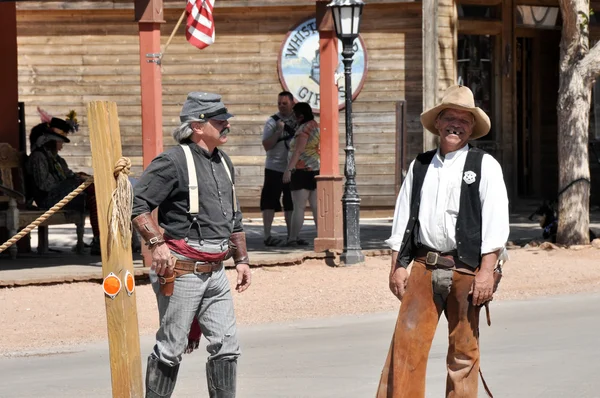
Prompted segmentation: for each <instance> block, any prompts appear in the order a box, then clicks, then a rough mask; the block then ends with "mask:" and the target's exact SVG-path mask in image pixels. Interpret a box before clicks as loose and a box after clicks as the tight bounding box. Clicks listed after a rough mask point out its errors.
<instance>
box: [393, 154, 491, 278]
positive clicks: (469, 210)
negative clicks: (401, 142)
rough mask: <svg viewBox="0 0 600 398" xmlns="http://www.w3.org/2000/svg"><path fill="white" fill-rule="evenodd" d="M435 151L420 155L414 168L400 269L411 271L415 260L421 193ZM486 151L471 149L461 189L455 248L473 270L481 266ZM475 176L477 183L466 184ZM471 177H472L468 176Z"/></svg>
mask: <svg viewBox="0 0 600 398" xmlns="http://www.w3.org/2000/svg"><path fill="white" fill-rule="evenodd" d="M435 153H436V150H435V149H434V150H432V151H428V152H425V153H421V154H419V155H418V156H417V159H416V161H415V164H414V166H413V186H412V195H411V200H410V217H409V219H408V224H407V226H406V231H405V232H404V237H403V238H402V245H401V246H400V251H399V253H398V260H397V264H396V265H397V266H399V267H404V268H406V267H408V265H409V264H410V262H411V261H412V260H413V259H414V258H415V255H416V250H417V248H418V247H419V246H421V243H420V241H419V207H420V204H421V189H422V188H423V181H424V180H425V175H426V174H427V169H428V167H429V164H430V163H431V160H432V159H433V157H434V156H435ZM484 154H485V152H484V151H482V150H481V149H478V148H475V147H472V146H469V152H468V153H467V159H466V161H465V166H464V169H463V180H462V184H461V189H460V207H459V210H458V216H457V220H456V245H457V251H458V257H459V259H460V260H461V261H462V262H464V263H465V264H467V265H468V266H470V267H471V268H473V269H476V268H477V267H479V264H480V262H481V200H480V198H479V183H480V181H481V162H482V160H483V155H484ZM467 172H472V173H474V175H475V181H474V182H471V183H470V184H469V183H467V182H466V181H465V178H464V177H465V173H467ZM469 175H472V174H471V173H469Z"/></svg>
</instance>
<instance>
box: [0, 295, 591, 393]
mask: <svg viewBox="0 0 600 398" xmlns="http://www.w3.org/2000/svg"><path fill="white" fill-rule="evenodd" d="M599 307H600V294H594V295H574V296H563V297H553V298H544V299H536V300H528V301H506V302H495V303H493V305H492V323H493V324H492V327H491V328H488V327H487V326H486V325H484V324H483V323H482V326H481V328H482V331H481V345H482V370H483V373H484V375H485V377H486V380H487V382H488V384H489V386H490V388H491V389H492V392H493V393H494V395H495V397H500V398H503V397H523V398H535V397H544V398H555V397H568V398H592V397H593V398H597V397H600V377H598V374H599V371H600V361H599V354H600V349H599V348H598V344H597V340H598V339H597V336H598V335H599V334H600V317H599V312H598V309H599ZM395 317H396V314H391V313H386V314H374V315H364V316H351V317H337V318H332V319H322V320H307V321H300V322H294V323H285V324H272V325H262V326H251V327H241V328H240V338H241V340H242V344H243V350H244V354H243V357H242V359H241V360H240V365H239V377H238V383H239V390H238V397H240V398H244V397H247V398H251V397H261V398H264V397H294V398H296V397H298V398H300V397H306V398H308V397H310V398H320V397H323V398H324V397H328V398H331V397H344V398H349V397H360V398H362V397H373V396H374V393H375V390H376V388H377V383H378V379H379V374H380V372H381V367H382V365H383V362H384V359H385V355H386V353H387V348H388V345H389V341H390V337H391V333H392V330H393V327H394V322H395ZM442 318H443V317H442ZM23 338H27V333H26V332H25V333H24V335H23ZM141 343H142V345H141V346H142V356H143V357H144V362H145V356H146V355H147V353H149V352H150V350H151V347H152V344H153V342H152V338H151V337H143V338H142V340H141ZM446 347H447V345H446V323H445V321H444V320H443V319H442V321H440V325H439V328H438V333H437V335H436V337H435V340H434V344H433V347H432V350H431V355H430V362H429V368H428V380H427V397H436V398H437V397H443V396H444V391H445V389H444V383H445V355H446V354H445V353H446ZM205 357H206V355H205V352H204V351H201V352H196V353H194V354H192V355H190V356H186V357H185V359H184V363H183V365H182V369H181V371H180V373H179V375H180V377H179V382H178V385H177V388H176V393H175V394H174V395H173V397H174V398H177V397H179V398H183V397H205V396H207V395H208V394H207V393H206V385H205V378H204V362H205ZM144 367H145V363H144ZM110 396H111V387H110V370H109V359H108V348H107V343H102V344H94V345H86V346H79V347H72V348H71V350H70V351H68V352H65V351H64V350H61V349H57V350H54V352H53V351H46V352H39V353H33V354H31V355H30V356H25V357H22V356H21V357H10V358H6V357H5V358H0V397H2V398H13V397H14V398H34V397H35V398H58V397H60V398H75V397H77V398H81V397H89V398H93V397H110ZM480 396H482V397H483V396H485V393H484V392H483V390H481V389H480Z"/></svg>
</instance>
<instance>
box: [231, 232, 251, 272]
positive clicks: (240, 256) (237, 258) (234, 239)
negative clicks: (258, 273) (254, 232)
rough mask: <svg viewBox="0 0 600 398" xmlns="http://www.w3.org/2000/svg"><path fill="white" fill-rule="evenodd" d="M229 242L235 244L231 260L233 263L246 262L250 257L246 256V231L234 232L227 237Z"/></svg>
mask: <svg viewBox="0 0 600 398" xmlns="http://www.w3.org/2000/svg"><path fill="white" fill-rule="evenodd" d="M229 240H230V241H231V243H232V244H233V245H234V246H235V251H234V252H233V262H234V263H235V265H238V264H248V263H249V261H250V259H249V258H248V250H247V249H246V233H245V232H235V233H233V234H231V236H230V237H229Z"/></svg>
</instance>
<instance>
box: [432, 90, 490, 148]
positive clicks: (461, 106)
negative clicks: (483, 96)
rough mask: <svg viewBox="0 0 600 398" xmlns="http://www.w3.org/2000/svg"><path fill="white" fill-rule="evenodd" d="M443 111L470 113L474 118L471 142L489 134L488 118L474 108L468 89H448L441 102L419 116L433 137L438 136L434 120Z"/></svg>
mask: <svg viewBox="0 0 600 398" xmlns="http://www.w3.org/2000/svg"><path fill="white" fill-rule="evenodd" d="M444 109H457V110H459V111H467V112H471V114H472V115H473V116H474V117H475V126H473V133H472V134H471V139H472V140H474V139H476V138H480V137H483V136H484V135H486V134H487V133H489V131H490V127H491V123H490V118H489V117H488V115H486V113H485V112H484V111H482V110H481V109H480V108H478V107H476V106H475V99H474V98H473V92H472V91H471V90H470V89H469V88H468V87H466V86H459V85H455V86H450V87H448V89H447V90H446V92H445V93H444V97H443V98H442V102H440V103H439V104H438V105H436V106H434V107H433V108H431V109H429V110H427V111H425V112H423V113H422V114H421V123H423V126H424V127H425V128H426V129H427V130H429V131H430V132H431V133H433V134H435V135H440V133H439V132H438V131H437V129H436V128H435V120H436V119H437V117H438V115H439V114H440V112H441V111H443V110H444Z"/></svg>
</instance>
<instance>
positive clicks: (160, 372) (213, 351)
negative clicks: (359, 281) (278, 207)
mask: <svg viewBox="0 0 600 398" xmlns="http://www.w3.org/2000/svg"><path fill="white" fill-rule="evenodd" d="M231 117H232V115H231V114H229V113H228V111H227V108H225V105H224V104H223V102H221V97H220V96H219V95H216V94H211V93H203V92H193V93H190V94H188V97H187V100H186V101H185V103H184V104H183V109H182V110H181V114H180V120H181V125H180V126H179V127H178V128H177V129H175V131H174V132H173V137H174V138H175V140H176V141H177V143H178V144H179V145H177V146H175V147H174V148H172V149H170V150H168V151H166V152H164V153H162V154H160V155H159V156H157V157H156V158H155V159H154V160H153V161H152V163H151V164H150V165H149V166H148V168H147V169H146V170H145V171H144V174H143V175H142V176H141V177H140V179H139V181H138V183H137V184H136V185H135V188H134V195H135V196H134V201H133V224H134V226H135V228H136V229H137V231H138V232H139V233H140V235H141V236H142V238H143V239H144V240H145V242H146V245H148V246H149V248H150V250H151V251H152V266H151V268H152V270H154V272H156V275H157V276H158V278H155V279H156V280H155V281H154V282H153V288H154V290H155V292H156V295H157V300H158V311H159V319H160V328H159V329H158V332H157V333H156V345H155V346H154V350H153V351H152V353H151V354H150V356H149V357H148V368H147V373H146V398H158V397H161V398H164V397H170V396H171V394H172V393H173V389H174V387H175V382H176V380H177V374H178V371H179V364H180V362H181V359H182V355H183V354H184V353H185V352H190V351H191V350H193V349H194V348H196V347H197V346H198V342H199V339H200V331H202V332H203V334H204V336H205V338H206V340H207V341H208V345H207V347H206V348H207V351H208V352H209V354H210V355H209V357H208V362H207V364H206V377H207V382H208V389H209V395H210V397H211V398H230V397H235V391H236V370H237V358H238V357H239V355H240V348H239V344H238V339H237V334H236V322H235V315H234V311H233V301H232V296H231V291H230V289H229V281H228V280H227V277H226V275H225V270H224V269H223V260H225V259H227V258H229V257H231V256H233V259H234V262H235V265H236V266H235V268H236V270H237V286H236V290H237V291H238V292H239V293H241V292H243V291H244V290H246V289H247V288H248V286H249V285H250V281H251V273H250V268H249V266H248V254H247V252H246V238H245V235H244V230H243V225H242V213H241V211H240V206H239V203H238V201H237V199H236V196H235V185H234V183H235V181H234V176H235V173H234V170H233V165H232V164H231V160H230V159H229V157H228V156H227V155H225V153H223V152H222V151H221V150H219V148H218V147H219V146H220V145H222V144H224V143H226V142H227V134H228V133H229V127H230V126H229V121H228V119H229V118H231ZM155 208H158V224H157V223H156V222H155V221H154V219H153V218H152V217H151V215H150V213H151V212H152V210H154V209H155ZM159 226H160V227H161V228H163V229H164V233H161V231H160V229H159Z"/></svg>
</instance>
